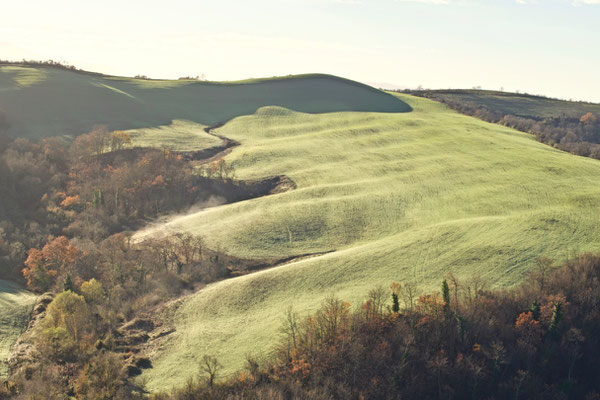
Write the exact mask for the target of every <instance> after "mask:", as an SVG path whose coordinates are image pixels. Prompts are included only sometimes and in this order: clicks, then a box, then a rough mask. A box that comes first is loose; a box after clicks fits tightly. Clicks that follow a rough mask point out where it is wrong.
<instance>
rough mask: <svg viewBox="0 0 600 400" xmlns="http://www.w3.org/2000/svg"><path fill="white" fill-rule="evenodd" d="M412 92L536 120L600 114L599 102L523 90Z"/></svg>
mask: <svg viewBox="0 0 600 400" xmlns="http://www.w3.org/2000/svg"><path fill="white" fill-rule="evenodd" d="M414 92H415V94H417V95H419V96H425V97H428V98H432V99H434V100H438V101H442V102H448V101H461V102H471V103H473V104H476V105H480V106H484V107H486V108H488V109H489V110H492V111H494V112H498V113H500V114H511V115H516V116H519V117H527V118H533V119H537V120H539V119H543V118H552V117H555V118H556V117H561V116H567V117H571V118H577V119H579V117H581V116H582V115H583V114H585V113H587V112H592V113H596V114H600V104H595V103H587V102H582V101H566V100H559V99H551V98H548V97H543V96H534V95H529V94H524V93H509V92H498V91H493V90H474V89H473V90H471V89H463V90H461V89H448V90H422V91H414Z"/></svg>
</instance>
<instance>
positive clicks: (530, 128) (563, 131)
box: [406, 90, 600, 159]
mask: <svg viewBox="0 0 600 400" xmlns="http://www.w3.org/2000/svg"><path fill="white" fill-rule="evenodd" d="M406 92H407V93H410V94H414V95H417V96H421V97H426V98H429V99H433V100H436V101H439V102H442V103H444V104H446V105H448V106H450V107H451V108H453V109H454V110H457V111H459V112H461V113H463V114H467V115H471V116H474V117H477V118H479V119H482V120H484V121H488V122H494V123H498V124H501V125H505V126H508V127H511V128H514V129H518V130H520V131H523V132H527V133H531V134H533V135H535V136H536V138H537V139H538V140H539V141H540V142H543V143H546V144H548V145H550V146H553V147H556V148H559V149H561V150H564V151H568V152H571V153H574V154H577V155H580V156H584V157H591V158H596V159H600V104H594V103H586V102H581V101H565V100H558V99H551V98H547V97H542V96H533V95H529V94H520V93H505V92H496V91H488V90H415V91H410V90H408V91H406Z"/></svg>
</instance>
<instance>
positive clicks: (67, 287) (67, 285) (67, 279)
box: [63, 272, 75, 292]
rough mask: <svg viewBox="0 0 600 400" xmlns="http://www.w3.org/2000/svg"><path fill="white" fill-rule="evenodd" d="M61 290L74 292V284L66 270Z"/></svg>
mask: <svg viewBox="0 0 600 400" xmlns="http://www.w3.org/2000/svg"><path fill="white" fill-rule="evenodd" d="M63 290H64V291H65V292H66V291H69V290H70V291H71V292H75V285H74V284H73V280H72V279H71V274H70V273H68V272H67V276H65V280H64V281H63Z"/></svg>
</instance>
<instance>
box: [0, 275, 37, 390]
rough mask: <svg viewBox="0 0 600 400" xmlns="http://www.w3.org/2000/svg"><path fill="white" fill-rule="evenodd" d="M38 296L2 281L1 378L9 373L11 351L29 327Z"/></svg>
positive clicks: (0, 325) (0, 297) (0, 299)
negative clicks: (30, 314) (8, 362)
mask: <svg viewBox="0 0 600 400" xmlns="http://www.w3.org/2000/svg"><path fill="white" fill-rule="evenodd" d="M35 298H36V296H35V295H34V294H33V293H30V292H28V291H26V290H23V289H22V288H20V287H19V286H17V285H15V284H13V283H11V282H7V281H3V280H0V378H3V377H4V376H5V374H6V373H7V368H6V365H5V361H6V359H7V358H8V356H9V354H10V349H11V347H12V345H13V344H14V343H15V341H16V340H17V338H18V337H19V335H20V334H21V332H22V331H23V329H25V327H26V326H27V321H28V320H29V313H30V312H31V308H32V307H33V303H34V301H35Z"/></svg>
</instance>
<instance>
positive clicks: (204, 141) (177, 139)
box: [129, 120, 223, 151]
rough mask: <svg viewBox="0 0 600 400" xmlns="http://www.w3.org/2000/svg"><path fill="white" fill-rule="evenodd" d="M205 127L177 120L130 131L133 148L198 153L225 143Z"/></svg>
mask: <svg viewBox="0 0 600 400" xmlns="http://www.w3.org/2000/svg"><path fill="white" fill-rule="evenodd" d="M204 128H206V126H205V125H201V124H197V123H195V122H190V121H181V120H175V121H173V123H172V124H170V125H164V126H159V127H157V128H146V129H134V130H131V131H129V134H130V135H131V141H132V144H133V146H139V147H157V148H166V149H168V150H176V151H197V150H202V149H206V148H209V147H214V146H219V145H221V144H222V143H223V141H222V140H221V139H219V138H217V137H215V136H212V135H209V134H208V133H206V132H205V131H204Z"/></svg>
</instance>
